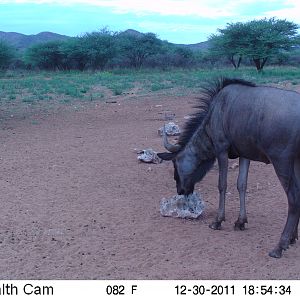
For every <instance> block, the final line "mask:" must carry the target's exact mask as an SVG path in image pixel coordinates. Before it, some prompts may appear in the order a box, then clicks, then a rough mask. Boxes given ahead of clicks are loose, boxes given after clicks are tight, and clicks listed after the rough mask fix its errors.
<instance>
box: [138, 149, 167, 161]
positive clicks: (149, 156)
mask: <svg viewBox="0 0 300 300" xmlns="http://www.w3.org/2000/svg"><path fill="white" fill-rule="evenodd" d="M138 154H139V155H138V157H137V158H138V160H140V161H142V162H145V163H154V164H160V163H161V162H162V159H160V158H159V157H158V156H157V152H155V151H153V150H152V149H146V150H141V151H139V153H138Z"/></svg>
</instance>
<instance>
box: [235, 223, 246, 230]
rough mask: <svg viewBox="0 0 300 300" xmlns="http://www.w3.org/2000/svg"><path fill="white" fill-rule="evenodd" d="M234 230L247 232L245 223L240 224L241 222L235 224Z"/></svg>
mask: <svg viewBox="0 0 300 300" xmlns="http://www.w3.org/2000/svg"><path fill="white" fill-rule="evenodd" d="M234 229H235V230H241V231H243V230H245V229H246V227H245V223H240V222H239V221H236V222H235V223H234Z"/></svg>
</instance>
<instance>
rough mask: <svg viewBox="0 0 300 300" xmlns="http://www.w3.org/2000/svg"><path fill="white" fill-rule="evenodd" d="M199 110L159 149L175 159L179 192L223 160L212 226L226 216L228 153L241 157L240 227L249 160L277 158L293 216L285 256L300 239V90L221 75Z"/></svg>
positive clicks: (283, 240)
mask: <svg viewBox="0 0 300 300" xmlns="http://www.w3.org/2000/svg"><path fill="white" fill-rule="evenodd" d="M201 100H202V101H201V102H200V103H201V104H200V106H199V110H198V112H196V114H195V115H194V116H193V118H192V119H191V120H189V121H188V122H187V124H186V126H185V129H184V131H183V133H182V134H181V135H180V137H179V140H178V143H177V144H175V145H173V144H171V143H169V142H168V140H167V137H166V134H164V145H165V147H166V148H167V150H168V151H170V152H166V153H159V157H160V158H162V159H164V160H173V164H174V179H175V180H176V186H177V192H178V194H181V195H182V194H184V195H188V194H191V193H192V192H193V190H194V185H195V183H196V182H198V181H200V180H201V179H202V178H203V177H204V176H205V174H206V173H207V172H208V171H209V170H210V169H211V168H212V166H213V164H214V162H215V160H216V159H217V161H218V164H219V184H218V188H219V193H220V198H219V209H218V213H217V216H216V219H215V221H214V222H213V223H212V224H211V225H210V227H211V228H212V229H220V228H221V223H222V221H224V220H225V194H226V187H227V171H228V158H238V157H239V160H240V165H239V168H240V169H239V176H238V184H237V186H238V190H239V193H240V203H241V204H240V214H239V218H238V220H237V221H236V222H235V227H236V228H239V229H241V230H243V229H244V225H245V223H246V222H247V216H246V208H245V193H246V186H247V176H248V168H249V163H250V160H254V161H260V162H264V163H267V164H268V163H272V164H273V167H274V169H275V172H276V174H277V176H278V178H279V180H280V183H281V185H282V186H283V188H284V191H285V193H286V195H287V198H288V217H287V221H286V224H285V227H284V230H283V232H282V234H281V237H280V240H279V243H278V244H277V246H276V247H275V248H274V249H273V250H272V251H271V252H269V255H270V256H271V257H275V258H280V257H281V256H282V251H283V250H286V249H287V248H288V247H289V245H290V244H293V243H295V241H296V239H298V223H299V215H300V94H298V93H296V92H293V91H287V90H282V89H278V88H275V87H265V86H255V84H253V83H250V82H247V81H244V80H240V79H227V78H223V79H220V80H218V81H216V82H214V83H213V84H211V85H210V86H208V87H206V88H205V89H204V92H203V94H202V98H201Z"/></svg>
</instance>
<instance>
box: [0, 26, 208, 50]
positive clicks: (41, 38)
mask: <svg viewBox="0 0 300 300" xmlns="http://www.w3.org/2000/svg"><path fill="white" fill-rule="evenodd" d="M120 34H121V35H133V36H138V37H140V36H143V34H144V33H141V32H139V31H137V30H134V29H127V30H125V31H123V32H121V33H120ZM68 38H70V37H69V36H66V35H61V34H57V33H53V32H40V33H38V34H31V35H26V34H22V33H17V32H3V31H0V40H4V41H6V42H8V43H9V44H11V45H12V46H14V47H15V48H16V49H18V50H20V51H24V50H25V49H26V48H28V47H30V46H32V45H34V44H38V43H44V42H50V41H63V40H66V39H68ZM170 44H173V45H175V46H178V47H187V48H189V49H191V50H193V51H197V50H206V49H208V48H209V42H207V41H206V42H201V43H197V44H188V45H185V44H174V43H170Z"/></svg>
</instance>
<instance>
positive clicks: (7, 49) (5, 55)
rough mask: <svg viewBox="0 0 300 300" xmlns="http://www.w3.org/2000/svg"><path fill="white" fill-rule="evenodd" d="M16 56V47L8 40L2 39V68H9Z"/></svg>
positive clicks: (0, 64) (0, 44) (0, 60)
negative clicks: (8, 42) (7, 41)
mask: <svg viewBox="0 0 300 300" xmlns="http://www.w3.org/2000/svg"><path fill="white" fill-rule="evenodd" d="M14 56H15V55H14V49H13V48H12V47H11V46H10V45H9V44H7V43H6V42H4V41H2V40H0V70H4V69H7V68H8V67H9V64H10V63H11V61H12V59H13V58H14Z"/></svg>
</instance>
